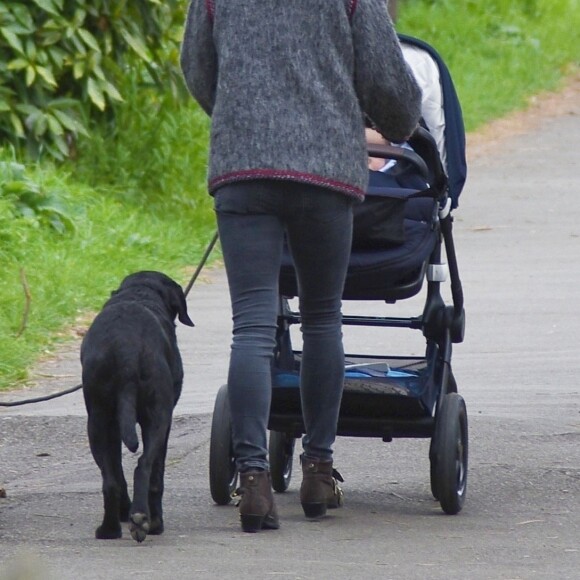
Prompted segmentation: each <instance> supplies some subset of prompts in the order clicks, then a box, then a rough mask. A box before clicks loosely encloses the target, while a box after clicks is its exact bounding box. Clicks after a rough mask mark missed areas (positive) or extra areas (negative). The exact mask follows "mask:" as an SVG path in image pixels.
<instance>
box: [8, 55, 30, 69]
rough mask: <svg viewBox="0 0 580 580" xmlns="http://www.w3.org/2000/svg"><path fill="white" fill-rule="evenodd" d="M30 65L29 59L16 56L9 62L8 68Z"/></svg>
mask: <svg viewBox="0 0 580 580" xmlns="http://www.w3.org/2000/svg"><path fill="white" fill-rule="evenodd" d="M27 66H28V61H27V60H25V59H23V58H15V59H14V60H11V61H10V62H9V63H8V70H21V69H23V68H26V67H27Z"/></svg>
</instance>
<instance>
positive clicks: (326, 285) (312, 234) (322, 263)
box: [287, 186, 353, 461]
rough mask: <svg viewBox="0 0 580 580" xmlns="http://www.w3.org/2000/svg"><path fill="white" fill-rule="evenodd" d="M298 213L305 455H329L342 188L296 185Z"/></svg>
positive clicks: (344, 201) (338, 327)
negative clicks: (300, 200) (299, 201)
mask: <svg viewBox="0 0 580 580" xmlns="http://www.w3.org/2000/svg"><path fill="white" fill-rule="evenodd" d="M299 187H300V188H301V194H302V195H303V214H302V215H301V216H298V217H297V218H295V219H291V220H290V221H289V223H288V224H287V227H288V237H289V243H290V247H291V251H292V256H293V260H294V264H295V267H296V272H297V277H298V287H299V294H300V298H299V300H300V314H301V320H302V327H301V330H302V335H303V355H302V363H301V374H300V390H301V400H302V413H303V417H304V422H305V428H306V435H305V436H304V438H303V447H304V453H305V455H306V456H307V457H312V458H318V459H321V460H324V461H327V460H330V459H332V446H333V444H334V440H335V438H336V428H337V422H338V414H339V409H340V402H341V398H342V389H343V384H344V349H343V344H342V313H341V306H342V291H343V288H344V282H345V278H346V271H347V268H348V261H349V257H350V250H351V241H352V219H353V217H352V216H353V213H352V204H353V201H352V200H351V199H349V198H348V197H346V196H345V195H344V194H341V193H338V192H333V191H329V190H325V189H322V188H314V187H311V188H308V187H304V186H299Z"/></svg>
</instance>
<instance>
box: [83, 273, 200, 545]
mask: <svg viewBox="0 0 580 580" xmlns="http://www.w3.org/2000/svg"><path fill="white" fill-rule="evenodd" d="M176 317H178V318H179V320H180V321H181V322H182V323H183V324H186V325H187V326H193V322H192V321H191V320H190V318H189V316H188V314H187V306H186V302H185V296H184V293H183V290H182V289H181V287H180V286H179V285H178V284H177V283H176V282H174V281H173V280H172V279H171V278H169V277H167V276H165V274H161V273H160V272H137V273H136V274H131V275H130V276H127V278H125V279H124V280H123V282H122V284H121V286H120V287H119V289H118V290H116V291H115V292H113V293H112V294H111V298H110V299H109V301H108V302H107V303H106V304H105V305H104V307H103V309H102V311H101V312H100V313H99V314H98V315H97V317H96V318H95V320H94V321H93V324H92V325H91V327H90V328H89V330H88V332H87V334H86V336H85V338H84V340H83V343H82V346H81V363H82V382H83V393H84V398H85V405H86V408H87V413H88V435H89V442H90V446H91V452H92V454H93V457H94V458H95V461H96V463H97V465H98V466H99V468H100V470H101V474H102V476H103V499H104V504H105V515H104V517H103V523H102V524H101V525H100V526H99V527H98V528H97V530H96V533H95V535H96V537H97V538H99V539H113V538H120V537H121V535H122V532H121V523H120V522H121V521H125V522H126V521H129V522H130V524H129V529H130V531H131V536H133V538H134V539H135V540H137V541H138V542H142V541H143V540H144V539H145V536H146V535H147V534H161V533H162V532H163V512H162V496H163V475H164V470H165V456H166V453H167V441H168V437H169V431H170V428H171V419H172V415H173V408H174V407H175V404H176V403H177V400H178V399H179V396H180V394H181V386H182V382H183V366H182V362H181V356H180V354H179V349H178V347H177V339H176V336H175V323H174V321H175V318H176ZM136 423H139V425H140V426H141V435H142V439H143V453H142V455H141V457H140V458H139V461H138V464H137V467H136V469H135V476H134V489H133V503H131V500H130V498H129V494H128V492H127V482H126V480H125V476H124V475H123V466H122V461H121V441H122V442H123V443H124V444H125V445H126V446H127V447H128V448H129V449H130V450H131V451H132V452H135V451H137V448H138V447H139V440H138V438H137V431H136Z"/></svg>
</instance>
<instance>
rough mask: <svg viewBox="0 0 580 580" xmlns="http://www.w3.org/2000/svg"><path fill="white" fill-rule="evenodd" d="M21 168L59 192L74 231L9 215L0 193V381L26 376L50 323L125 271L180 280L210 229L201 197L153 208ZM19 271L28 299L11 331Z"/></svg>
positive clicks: (20, 295) (70, 314) (51, 339)
mask: <svg viewBox="0 0 580 580" xmlns="http://www.w3.org/2000/svg"><path fill="white" fill-rule="evenodd" d="M28 176H29V178H30V179H31V180H33V181H34V182H35V183H39V184H41V186H42V190H43V191H45V192H52V193H53V194H55V195H57V196H58V197H59V199H60V201H61V202H62V205H63V206H64V207H65V208H66V209H65V211H66V212H67V216H68V217H69V218H70V220H71V222H72V223H73V224H74V231H70V232H64V233H59V232H58V231H57V230H55V229H54V228H48V227H43V226H39V225H37V224H35V222H34V220H33V219H31V218H30V217H15V216H14V215H12V214H11V213H10V212H9V211H7V204H6V200H2V199H1V198H0V202H4V203H3V204H0V228H1V229H0V231H3V232H4V234H3V235H2V238H3V239H2V241H3V242H8V243H3V244H2V250H1V253H0V259H1V261H2V269H1V271H0V389H1V388H6V387H8V386H10V385H12V386H14V384H15V383H17V382H19V381H22V380H24V379H26V376H27V368H28V367H29V366H30V365H31V364H32V363H33V362H34V361H35V360H36V358H37V357H38V355H39V354H40V353H42V352H44V351H46V350H47V349H49V348H50V347H51V346H52V345H54V343H55V342H56V341H58V335H57V331H58V330H59V329H61V328H62V327H65V326H67V325H70V324H71V323H73V322H74V321H75V319H76V318H77V317H78V316H79V315H80V314H82V313H83V312H85V311H87V310H89V311H91V310H96V309H98V308H99V307H100V306H101V305H102V303H103V302H104V301H105V300H106V299H107V298H108V296H109V293H110V291H111V290H113V289H115V288H116V287H117V286H118V284H119V282H120V280H121V279H122V278H123V277H124V276H125V275H127V274H129V273H130V272H133V271H136V270H161V271H164V272H166V273H167V274H169V275H170V276H172V277H174V278H175V279H176V280H177V281H178V282H179V283H180V284H182V285H184V286H185V284H186V283H187V282H188V274H189V273H190V272H188V271H186V269H185V266H186V265H194V264H196V263H197V261H198V260H199V259H200V257H201V255H202V253H203V251H204V250H205V247H206V245H207V243H208V241H209V240H210V239H211V237H212V235H213V231H214V227H213V222H212V221H211V219H210V218H209V213H210V211H211V209H210V204H209V199H208V200H207V201H206V202H205V203H204V204H203V205H204V206H207V208H205V210H206V211H199V208H198V211H193V210H186V209H182V210H181V211H179V212H174V213H171V212H168V211H166V212H165V213H160V212H157V211H149V210H148V209H147V208H143V207H139V206H137V205H134V204H129V203H121V202H120V201H119V200H118V199H116V198H115V197H114V196H111V195H106V194H104V193H102V192H101V193H99V192H98V191H95V190H94V189H92V188H89V187H87V186H83V185H79V184H78V183H75V182H74V180H73V179H72V176H70V175H63V172H62V170H58V169H55V168H53V167H51V166H40V167H38V168H31V169H30V170H29V171H28ZM204 200H205V197H204ZM8 224H9V226H8ZM21 272H23V273H24V275H25V279H26V282H27V285H28V287H29V291H30V296H31V301H30V310H29V312H28V320H27V323H26V326H25V328H24V331H23V332H22V333H21V334H20V336H18V335H19V333H20V331H21V327H22V325H23V321H24V318H25V311H26V295H25V291H24V286H23V280H22V277H21Z"/></svg>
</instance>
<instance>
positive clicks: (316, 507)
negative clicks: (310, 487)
mask: <svg viewBox="0 0 580 580" xmlns="http://www.w3.org/2000/svg"><path fill="white" fill-rule="evenodd" d="M326 507H327V506H326V503H303V504H302V509H303V510H304V515H305V516H306V517H307V518H310V519H315V518H321V517H323V516H325V515H326Z"/></svg>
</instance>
